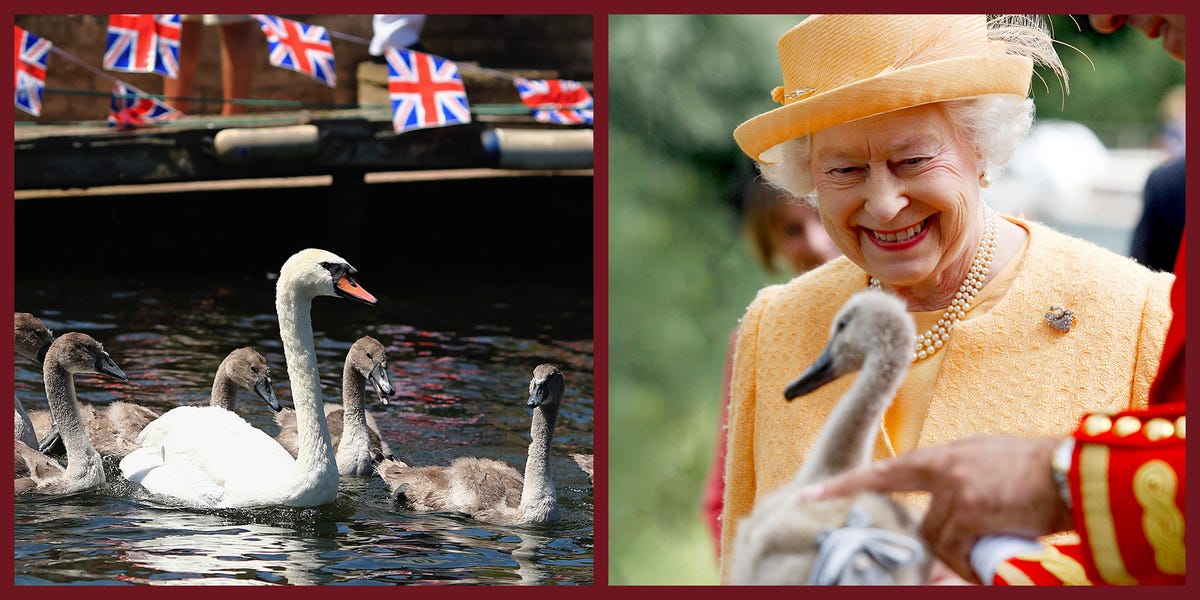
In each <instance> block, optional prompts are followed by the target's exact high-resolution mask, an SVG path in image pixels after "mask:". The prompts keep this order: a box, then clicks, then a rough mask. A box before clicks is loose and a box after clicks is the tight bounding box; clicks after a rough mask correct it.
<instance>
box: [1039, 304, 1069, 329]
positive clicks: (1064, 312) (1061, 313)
mask: <svg viewBox="0 0 1200 600" xmlns="http://www.w3.org/2000/svg"><path fill="white" fill-rule="evenodd" d="M1046 322H1047V323H1049V324H1050V326H1051V327H1053V328H1055V329H1057V330H1059V331H1062V332H1067V331H1070V330H1071V326H1072V325H1074V324H1075V313H1074V312H1072V311H1071V309H1069V308H1063V307H1061V306H1051V307H1050V312H1048V313H1046Z"/></svg>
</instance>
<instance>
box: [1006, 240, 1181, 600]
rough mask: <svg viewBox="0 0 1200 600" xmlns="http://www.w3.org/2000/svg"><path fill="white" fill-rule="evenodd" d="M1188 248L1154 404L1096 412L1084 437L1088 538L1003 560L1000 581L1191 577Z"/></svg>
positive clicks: (1082, 478)
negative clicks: (1186, 354)
mask: <svg viewBox="0 0 1200 600" xmlns="http://www.w3.org/2000/svg"><path fill="white" fill-rule="evenodd" d="M1185 240H1186V237H1185ZM1184 248H1185V244H1184V243H1183V242H1181V243H1180V244H1179V254H1178V256H1177V258H1176V262H1175V283H1174V286H1173V287H1172V288H1171V309H1172V311H1173V315H1172V317H1171V327H1170V329H1168V331H1167V339H1166V341H1165V343H1164V347H1163V357H1162V362H1161V363H1160V365H1159V372H1158V375H1157V376H1156V377H1155V380H1154V384H1153V385H1152V386H1151V388H1150V407H1149V408H1147V409H1146V410H1140V411H1127V412H1122V413H1117V414H1114V415H1104V414H1091V415H1087V416H1086V417H1084V419H1083V420H1082V422H1081V423H1080V425H1079V428H1078V429H1077V430H1076V432H1075V434H1074V438H1075V449H1074V451H1073V455H1072V461H1071V470H1070V472H1069V473H1068V476H1067V481H1068V483H1069V485H1070V490H1071V500H1072V507H1071V513H1072V517H1073V518H1074V521H1075V529H1076V531H1077V532H1078V534H1079V542H1078V543H1073V544H1063V545H1058V546H1047V547H1043V549H1042V550H1040V551H1037V552H1033V553H1029V554H1025V555H1019V556H1015V557H1013V558H1011V559H1009V560H1007V561H1005V562H1003V563H1001V564H1000V565H999V566H998V567H997V568H996V574H995V577H994V580H993V583H994V584H995V585H1090V584H1119V585H1120V584H1123V585H1134V584H1167V585H1182V584H1183V583H1184V576H1185V568H1186V562H1187V544H1186V535H1185V534H1186V530H1187V519H1186V517H1187V511H1186V507H1187V498H1186V491H1187V478H1186V475H1187V471H1186V468H1185V467H1186V465H1185V459H1186V454H1187V448H1186V446H1187V444H1186V425H1187V422H1186V418H1187V417H1186V413H1187V403H1186V398H1185V396H1184V390H1185V388H1184V341H1185V339H1186V336H1187V334H1186V331H1187V328H1186V326H1185V322H1186V321H1185V318H1184V311H1185V306H1184V304H1185V302H1184V301H1185V298H1184V293H1185V292H1184V290H1185V289H1186V284H1185V273H1184V271H1185V264H1184V262H1185V261H1184V256H1185V250H1184Z"/></svg>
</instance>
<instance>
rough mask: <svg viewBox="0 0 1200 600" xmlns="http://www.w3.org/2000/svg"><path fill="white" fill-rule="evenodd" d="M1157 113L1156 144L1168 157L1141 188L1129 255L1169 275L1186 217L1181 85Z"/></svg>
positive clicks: (1147, 177) (1184, 146) (1183, 118)
mask: <svg viewBox="0 0 1200 600" xmlns="http://www.w3.org/2000/svg"><path fill="white" fill-rule="evenodd" d="M1158 113H1159V117H1160V118H1161V119H1162V127H1161V129H1160V130H1159V133H1158V137H1157V139H1156V141H1155V144H1156V145H1157V146H1158V147H1160V148H1162V150H1163V152H1165V153H1166V155H1167V157H1166V159H1165V162H1164V163H1163V164H1162V165H1159V166H1157V167H1155V168H1154V170H1153V171H1150V174H1149V175H1148V176H1146V185H1145V187H1143V188H1142V215H1141V217H1139V218H1138V223H1137V226H1136V227H1134V229H1133V241H1132V242H1131V243H1130V248H1129V255H1130V256H1132V257H1133V258H1135V259H1137V261H1138V262H1140V263H1142V264H1143V265H1146V266H1147V267H1150V268H1151V269H1154V270H1157V271H1171V270H1173V268H1174V266H1175V255H1176V254H1178V252H1179V240H1180V239H1181V236H1182V235H1183V222H1184V219H1185V218H1186V217H1187V210H1186V209H1185V208H1184V205H1185V201H1186V185H1185V179H1186V177H1187V172H1186V170H1187V167H1186V162H1185V160H1184V158H1185V151H1186V149H1187V148H1186V143H1185V142H1186V138H1185V135H1184V132H1185V131H1186V129H1187V128H1186V123H1185V118H1186V113H1187V101H1186V99H1185V97H1184V87H1183V86H1182V85H1177V86H1175V87H1173V88H1171V89H1170V90H1168V91H1167V93H1166V94H1165V95H1164V96H1163V99H1162V102H1161V103H1160V104H1159V111H1158Z"/></svg>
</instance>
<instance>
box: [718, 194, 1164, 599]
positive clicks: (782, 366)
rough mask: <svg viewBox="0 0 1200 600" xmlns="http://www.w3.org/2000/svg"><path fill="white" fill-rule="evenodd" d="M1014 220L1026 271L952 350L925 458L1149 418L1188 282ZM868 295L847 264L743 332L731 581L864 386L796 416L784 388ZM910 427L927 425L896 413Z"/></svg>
mask: <svg viewBox="0 0 1200 600" xmlns="http://www.w3.org/2000/svg"><path fill="white" fill-rule="evenodd" d="M1006 218H1008V219H1009V220H1010V221H1012V222H1014V223H1016V224H1017V225H1019V226H1021V227H1023V228H1024V229H1026V230H1027V231H1028V232H1029V239H1028V244H1027V247H1026V250H1025V254H1024V256H1023V257H1022V258H1021V259H1020V260H1021V261H1022V262H1021V263H1020V264H1019V265H1018V266H1017V270H1016V272H1015V273H1014V275H1013V279H1012V281H1011V284H1010V287H1009V289H1008V291H1007V292H1006V293H1005V294H1004V296H1003V297H1001V298H1000V299H999V300H998V302H997V303H996V304H995V305H994V306H993V307H992V309H991V311H990V312H987V313H985V314H976V315H972V318H970V319H968V320H966V321H963V322H962V323H960V324H959V325H957V326H956V327H955V328H954V331H953V333H952V335H951V338H950V341H949V343H948V345H947V346H946V347H945V348H943V349H942V350H941V352H940V354H944V357H943V359H942V364H941V366H940V370H939V372H938V374H937V376H936V379H935V380H934V383H933V390H932V396H931V397H930V398H929V401H928V409H927V411H925V414H924V422H923V424H922V425H921V427H920V433H919V436H918V438H917V446H919V447H926V446H935V445H940V444H944V443H946V442H949V441H951V440H954V439H956V438H959V437H964V436H968V435H973V434H982V433H997V434H1008V435H1018V436H1030V437H1035V436H1061V437H1065V436H1067V435H1069V434H1070V433H1071V432H1072V431H1073V430H1074V428H1075V426H1076V425H1077V424H1078V422H1079V419H1080V417H1081V415H1083V414H1084V413H1087V412H1095V411H1117V410H1123V409H1128V408H1141V407H1144V406H1145V405H1146V399H1147V396H1148V393H1149V390H1150V382H1151V381H1152V380H1153V379H1154V376H1155V374H1156V372H1157V370H1158V363H1159V359H1160V357H1161V354H1162V346H1163V340H1164V338H1165V336H1166V330H1167V326H1168V325H1169V324H1170V321H1171V306H1170V290H1171V284H1172V282H1173V281H1174V279H1175V276H1174V275H1172V274H1170V273H1156V272H1153V271H1151V270H1150V269H1147V268H1146V267H1144V266H1142V265H1139V264H1138V263H1137V262H1135V261H1134V260H1132V259H1129V258H1126V257H1123V256H1120V255H1117V254H1115V253H1113V252H1111V251H1109V250H1106V249H1103V248H1100V247H1098V246H1096V245H1093V244H1091V243H1089V242H1085V241H1083V240H1079V239H1076V238H1073V237H1070V236H1067V235H1064V234H1061V233H1058V232H1056V231H1054V230H1052V229H1049V228H1047V227H1045V226H1043V225H1039V224H1036V223H1029V222H1025V221H1022V220H1019V219H1015V218H1009V217H1006ZM865 284H866V274H865V273H864V272H863V271H862V269H860V268H859V267H858V266H857V265H855V264H854V263H852V262H850V261H849V260H848V259H846V258H844V257H843V258H839V259H836V260H834V261H831V262H829V263H827V264H825V265H824V266H822V267H820V268H818V269H816V270H813V271H810V272H808V273H806V274H804V275H802V276H800V277H797V278H796V279H793V280H792V281H790V282H788V283H786V284H781V285H773V286H769V287H766V288H763V289H762V290H760V291H759V293H758V295H757V297H756V298H755V299H754V301H753V302H752V303H751V305H750V307H749V308H748V309H747V311H746V315H745V316H744V317H743V319H742V322H741V325H740V326H739V331H738V344H737V350H736V354H735V358H734V367H733V375H732V384H731V400H730V407H729V415H728V418H729V420H728V423H729V429H728V436H729V437H728V453H727V456H726V463H725V499H724V510H723V512H722V515H721V518H722V524H723V525H722V534H721V537H722V543H721V547H722V548H723V549H724V552H723V556H722V557H721V572H722V579H724V577H725V575H726V574H727V569H728V565H729V562H730V561H729V555H730V554H731V553H732V551H733V537H734V532H735V531H736V525H737V521H738V519H740V518H741V517H743V516H745V515H746V514H748V513H749V512H750V509H751V507H752V506H753V504H754V502H755V500H756V499H757V498H758V497H759V496H760V495H765V494H767V493H769V492H770V491H772V490H774V489H775V488H777V487H779V486H780V485H782V484H783V483H785V482H786V481H788V480H789V479H790V478H791V477H792V475H794V474H795V472H796V470H797V469H798V468H799V467H800V465H801V463H802V462H803V460H804V457H805V456H806V455H807V453H808V451H809V449H810V448H811V447H812V445H813V443H814V441H815V440H816V437H817V433H818V432H819V431H820V429H821V427H822V425H823V424H824V423H825V419H826V417H827V416H828V415H829V412H830V410H831V409H832V407H833V405H834V403H835V402H837V400H838V398H840V397H841V395H842V394H843V393H844V392H845V391H846V390H847V389H848V388H849V386H850V383H851V382H852V381H853V377H852V376H846V377H843V378H841V379H840V380H838V381H835V382H833V383H830V384H828V385H826V386H824V387H822V388H821V389H819V390H817V391H815V392H812V393H810V394H808V395H806V396H803V397H801V398H798V399H796V400H794V401H792V402H790V403H789V402H787V401H785V400H784V398H783V388H784V386H785V385H787V383H788V382H790V381H791V380H793V379H794V378H796V377H797V376H798V375H799V374H800V373H801V372H803V371H804V369H805V368H806V367H807V366H808V365H810V364H812V362H813V361H814V360H815V359H816V358H817V356H818V355H819V354H820V353H821V351H822V349H823V348H824V346H825V342H826V341H827V339H828V335H829V327H830V324H831V323H832V321H833V317H834V314H835V313H836V312H837V311H838V310H839V309H840V308H841V306H842V304H843V303H844V302H845V301H846V300H847V299H848V298H849V297H850V295H851V294H853V293H854V292H857V291H860V290H862V289H863V288H864V287H865ZM1051 305H1061V306H1064V307H1066V308H1070V309H1071V310H1073V311H1074V314H1075V317H1076V323H1075V326H1074V327H1073V328H1072V329H1071V330H1070V331H1069V332H1066V333H1062V332H1059V331H1057V330H1055V329H1054V328H1053V327H1051V326H1050V325H1049V324H1047V323H1046V320H1045V313H1046V312H1047V310H1048V309H1049V308H1050V306H1051ZM910 383H911V379H909V380H907V381H906V382H905V383H904V384H903V385H902V386H901V388H900V391H899V392H898V393H897V402H896V405H894V406H893V410H897V409H898V408H899V407H901V406H904V405H905V403H903V402H901V399H903V398H904V397H905V396H906V395H908V396H912V395H914V394H928V393H929V390H928V388H927V387H925V388H922V389H912V388H913V387H915V386H912V385H910ZM915 404H918V405H920V406H922V407H924V406H925V403H924V402H918V403H915ZM896 418H899V419H900V420H906V419H910V418H912V419H920V418H921V416H920V415H912V416H911V417H909V415H905V414H900V415H895V414H889V420H891V419H896ZM883 437H884V436H880V439H878V440H877V443H876V446H875V458H876V459H879V458H885V457H889V456H893V455H894V454H895V453H896V452H904V451H906V450H908V449H909V448H897V449H893V448H892V447H891V444H890V443H889V442H885V440H884V439H883ZM997 460H1003V457H997ZM1047 468H1049V467H1047Z"/></svg>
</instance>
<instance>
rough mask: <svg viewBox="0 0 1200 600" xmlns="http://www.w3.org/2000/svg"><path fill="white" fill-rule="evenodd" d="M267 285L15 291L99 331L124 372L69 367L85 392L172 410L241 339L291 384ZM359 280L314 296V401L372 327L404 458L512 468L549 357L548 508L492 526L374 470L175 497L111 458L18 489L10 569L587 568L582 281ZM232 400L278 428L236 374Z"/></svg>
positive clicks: (515, 577)
mask: <svg viewBox="0 0 1200 600" xmlns="http://www.w3.org/2000/svg"><path fill="white" fill-rule="evenodd" d="M272 283H273V282H271V281H269V280H265V278H264V280H262V281H257V280H249V281H247V280H242V281H233V282H229V281H219V280H206V279H193V280H188V281H186V282H182V283H179V282H176V283H168V284H156V285H154V286H149V285H147V284H146V283H145V282H142V281H122V280H119V279H113V278H104V277H96V278H95V279H94V280H88V279H86V278H84V279H81V278H78V277H73V278H71V281H69V282H67V281H57V280H54V279H50V278H36V279H35V278H25V279H24V280H19V281H18V282H17V286H16V288H17V289H16V298H15V300H16V309H17V310H18V311H25V312H31V313H34V314H35V315H37V316H39V317H41V318H42V319H43V321H45V322H46V324H47V325H48V326H49V327H50V328H51V329H53V330H54V331H55V332H56V333H64V332H67V331H83V332H85V333H88V334H90V335H93V336H94V337H96V338H97V339H98V340H100V341H101V342H102V343H103V344H104V345H105V348H106V349H107V350H108V351H109V353H110V354H112V356H113V358H114V359H115V360H116V361H117V364H118V365H120V366H121V368H122V369H124V370H125V372H126V373H127V374H128V375H129V377H130V383H122V382H119V381H113V380H108V379H103V378H99V377H92V376H79V377H77V378H76V388H77V392H78V395H79V397H80V400H81V401H84V402H90V403H94V404H103V403H106V402H111V401H115V400H126V401H134V402H139V403H141V404H144V405H146V406H150V407H152V408H155V409H157V410H160V411H166V410H168V409H170V408H171V407H173V406H177V405H180V404H203V403H205V402H207V400H208V395H209V391H210V388H211V386H212V378H213V374H214V373H215V370H216V367H217V365H218V364H220V361H221V359H223V358H224V356H225V355H226V354H227V353H228V352H229V351H231V350H233V349H234V348H237V347H240V346H247V345H248V346H252V347H254V348H256V349H257V350H258V351H259V352H261V353H262V354H263V356H265V357H266V358H267V361H268V363H269V364H270V365H271V370H272V379H273V380H274V382H275V389H276V393H277V394H278V395H280V396H285V397H287V396H290V395H291V391H290V387H289V385H288V381H287V371H286V368H285V365H284V362H283V350H282V347H281V344H280V343H279V339H278V337H279V333H278V326H277V324H276V321H275V316H274V298H273V285H272ZM363 283H364V285H367V287H368V289H370V290H371V291H372V293H374V294H375V295H376V296H377V297H378V298H379V305H378V306H376V307H365V306H361V305H356V304H353V303H350V302H346V301H339V300H336V299H332V298H331V299H318V300H317V301H316V302H314V304H313V311H312V316H313V327H314V332H315V337H316V349H317V357H318V361H319V365H320V369H321V379H322V386H323V389H324V391H325V397H326V399H327V400H329V401H338V400H339V398H338V396H339V395H340V386H341V371H342V364H343V361H344V359H345V354H346V352H347V351H348V350H349V348H350V346H351V344H352V343H353V342H354V340H356V339H357V338H358V337H360V336H362V335H371V336H373V337H375V338H376V339H378V340H379V341H380V342H382V343H383V344H384V345H385V346H386V347H387V350H388V358H389V363H390V364H389V368H390V375H391V378H392V382H393V384H394V385H395V387H396V389H397V397H396V398H395V399H394V400H392V401H391V402H390V403H389V404H387V405H383V404H381V403H377V402H375V403H372V404H371V405H370V406H369V407H368V408H369V410H370V411H371V412H372V414H373V416H374V417H375V420H376V421H377V423H378V425H379V427H380V429H381V432H382V434H383V436H384V437H385V438H386V439H387V441H388V442H389V444H390V445H391V447H392V449H393V451H394V452H396V454H397V455H398V457H399V458H402V459H403V460H405V461H407V462H409V463H410V464H446V463H448V462H449V461H450V460H451V459H453V458H454V457H456V456H463V455H475V456H488V457H492V458H496V459H499V460H503V461H506V462H508V463H509V464H511V465H513V466H515V467H517V468H518V469H521V468H523V467H524V463H525V452H526V448H527V445H528V443H529V422H530V411H529V410H528V409H526V408H525V399H526V397H527V394H528V382H529V378H530V376H531V375H532V370H533V367H534V366H536V365H537V364H539V363H541V362H553V363H556V364H558V365H559V366H560V368H562V369H563V371H564V373H565V374H566V376H567V396H566V398H565V400H564V403H563V408H562V412H561V414H560V417H559V421H558V427H557V429H556V431H555V438H554V455H553V456H552V461H551V465H552V470H553V476H554V480H555V484H556V487H557V489H558V495H559V503H560V504H561V505H562V507H563V509H564V510H563V518H562V519H561V520H560V521H558V522H556V523H553V524H548V525H538V526H516V527H501V526H493V525H487V524H482V523H477V522H474V521H471V520H469V519H465V518H462V517H459V516H457V515H451V514H413V513H409V512H406V511H404V510H402V509H398V508H397V507H396V506H394V505H393V504H392V502H391V499H390V497H389V493H388V489H387V486H386V484H385V483H384V482H383V481H382V480H380V479H379V478H378V477H365V478H354V477H343V478H342V485H341V489H340V491H339V496H338V500H337V501H336V502H335V503H334V504H332V505H329V506H324V507H319V508H308V509H295V508H285V507H274V508H266V509H256V510H225V511H197V510H180V509H175V508H171V507H168V506H164V505H162V504H159V503H157V502H154V501H153V500H152V499H151V498H148V497H146V495H145V492H144V490H141V489H140V488H138V487H137V486H134V485H133V484H130V483H129V482H127V481H124V480H122V479H120V477H119V473H118V471H117V470H116V468H115V467H116V465H115V461H111V460H110V461H107V464H106V466H107V472H108V475H109V483H107V484H106V485H105V486H103V487H102V488H100V489H98V490H94V491H89V492H85V493H81V494H75V495H72V496H68V497H60V498H36V497H22V498H18V499H17V501H16V505H15V515H14V517H15V525H14V557H15V563H16V565H15V582H16V583H17V584H18V585H25V584H32V585H45V584H55V583H90V584H95V583H107V584H120V583H128V584H155V585H167V584H187V585H195V584H206V585H215V584H261V585H281V584H287V585H319V584H383V585H387V584H431V583H432V584H447V583H449V584H532V585H544V584H567V585H590V584H592V583H593V575H592V547H593V543H592V540H593V538H592V535H593V532H592V508H593V501H592V500H593V499H592V488H591V485H590V484H589V482H588V480H587V476H586V475H585V474H584V473H583V472H582V471H581V470H580V469H579V468H578V467H577V466H576V465H575V464H574V461H572V459H571V458H570V453H572V452H592V328H591V322H592V306H591V291H590V290H572V289H566V290H563V289H540V288H538V287H537V286H529V285H526V284H522V285H520V286H512V289H506V288H505V287H503V286H489V288H488V289H478V288H471V289H455V288H454V287H453V286H450V285H447V284H438V285H428V286H414V289H405V290H403V293H400V292H399V291H398V290H389V289H386V288H379V287H378V286H376V287H371V286H370V285H368V284H367V281H366V278H365V275H364V280H363ZM81 289H86V290H88V293H87V294H80V293H79V290H81ZM15 376H16V377H15V379H16V392H17V395H18V396H19V397H20V398H21V400H22V401H23V402H24V403H25V406H26V407H27V408H44V407H45V396H44V388H43V387H42V385H41V374H40V370H39V369H38V368H37V367H36V366H35V365H33V364H31V363H29V362H28V361H25V360H24V359H20V358H18V359H17V360H16V371H15ZM237 410H238V412H240V413H241V414H242V415H243V416H245V417H246V418H247V420H249V421H250V422H251V423H253V424H255V425H257V426H259V427H261V428H263V429H264V430H266V431H267V432H268V433H272V434H274V433H275V431H276V429H275V428H274V427H275V426H274V423H273V421H272V417H271V415H270V414H268V410H267V409H266V408H265V405H264V404H263V403H262V402H261V401H259V400H258V399H256V398H255V397H253V395H251V394H248V393H245V392H240V393H239V403H238V406H237Z"/></svg>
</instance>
